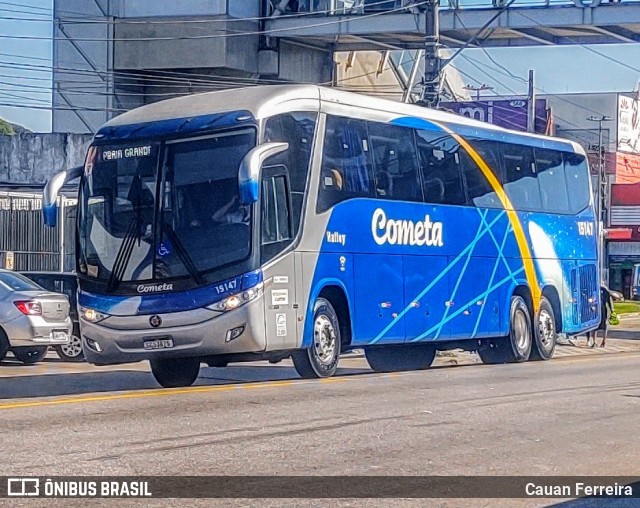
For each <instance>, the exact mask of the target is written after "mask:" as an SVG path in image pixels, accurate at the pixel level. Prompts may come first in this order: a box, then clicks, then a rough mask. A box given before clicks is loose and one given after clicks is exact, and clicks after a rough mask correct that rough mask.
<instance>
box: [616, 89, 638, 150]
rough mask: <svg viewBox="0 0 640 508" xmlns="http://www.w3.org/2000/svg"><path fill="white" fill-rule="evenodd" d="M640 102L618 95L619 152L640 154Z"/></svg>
mask: <svg viewBox="0 0 640 508" xmlns="http://www.w3.org/2000/svg"><path fill="white" fill-rule="evenodd" d="M639 106H640V101H638V100H636V99H633V98H631V97H625V96H623V95H618V143H617V147H618V151H619V152H626V153H640V111H638V107H639Z"/></svg>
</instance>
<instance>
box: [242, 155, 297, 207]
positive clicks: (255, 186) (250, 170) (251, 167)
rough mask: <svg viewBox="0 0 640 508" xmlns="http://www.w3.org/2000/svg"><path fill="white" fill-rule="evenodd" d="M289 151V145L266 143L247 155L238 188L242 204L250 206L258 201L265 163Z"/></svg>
mask: <svg viewBox="0 0 640 508" xmlns="http://www.w3.org/2000/svg"><path fill="white" fill-rule="evenodd" d="M288 149H289V143H265V144H263V145H259V146H256V147H255V148H253V149H252V150H250V151H249V153H247V155H245V156H244V158H243V159H242V162H241V163H240V170H239V172H238V187H239V189H240V203H242V204H243V205H250V204H252V203H255V202H256V201H258V196H259V193H260V170H261V169H262V165H263V164H264V161H265V160H267V159H268V158H269V157H271V156H273V155H277V154H279V153H282V152H284V151H286V150H288Z"/></svg>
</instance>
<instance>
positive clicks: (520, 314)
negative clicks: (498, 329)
mask: <svg viewBox="0 0 640 508" xmlns="http://www.w3.org/2000/svg"><path fill="white" fill-rule="evenodd" d="M532 343H533V337H532V333H531V315H530V313H529V307H528V306H527V302H525V301H524V298H522V297H521V296H518V295H514V296H512V297H511V308H510V312H509V335H507V336H506V337H501V338H499V339H492V340H489V341H487V342H486V343H485V344H483V346H482V347H481V348H480V349H478V355H479V356H480V359H481V360H482V363H489V364H494V363H519V362H526V361H527V360H528V359H529V356H530V355H531V347H532Z"/></svg>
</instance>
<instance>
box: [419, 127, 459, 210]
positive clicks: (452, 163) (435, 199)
mask: <svg viewBox="0 0 640 508" xmlns="http://www.w3.org/2000/svg"><path fill="white" fill-rule="evenodd" d="M416 143H417V147H418V161H419V166H420V171H421V172H422V188H423V194H424V200H425V201H426V202H427V203H435V204H446V205H464V204H465V197H464V188H463V186H462V174H461V172H460V158H459V156H458V151H459V148H460V147H459V145H458V143H457V142H456V141H455V140H454V139H453V138H452V137H451V136H449V135H448V134H445V133H443V132H434V131H416Z"/></svg>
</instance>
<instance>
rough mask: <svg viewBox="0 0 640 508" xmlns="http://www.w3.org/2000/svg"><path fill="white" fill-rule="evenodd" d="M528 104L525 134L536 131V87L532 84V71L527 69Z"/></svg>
mask: <svg viewBox="0 0 640 508" xmlns="http://www.w3.org/2000/svg"><path fill="white" fill-rule="evenodd" d="M528 96H529V102H528V104H527V132H535V130H536V87H535V86H534V83H533V69H529V94H528Z"/></svg>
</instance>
